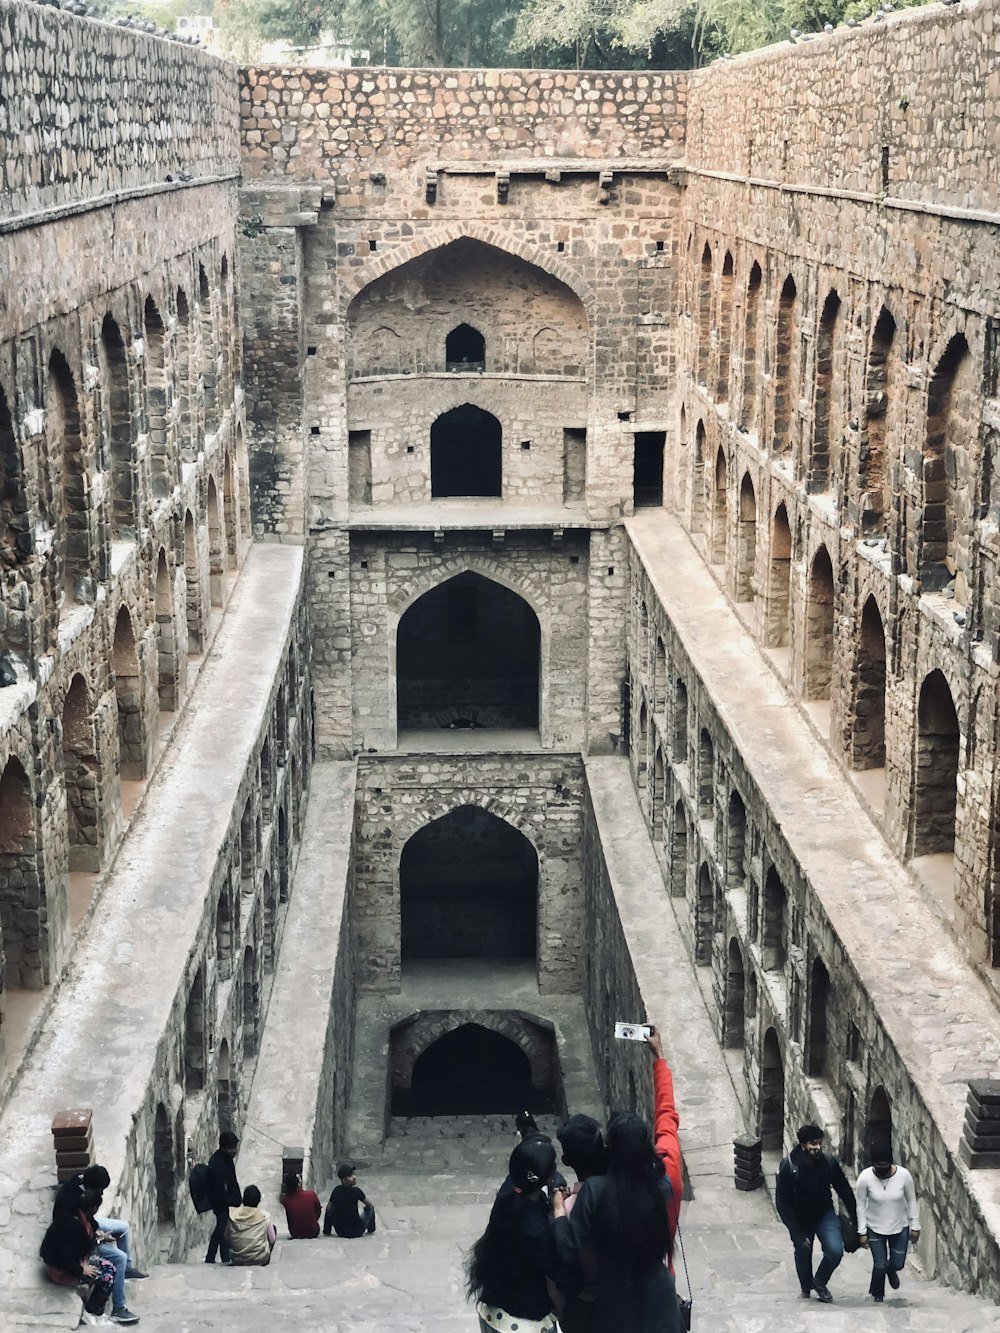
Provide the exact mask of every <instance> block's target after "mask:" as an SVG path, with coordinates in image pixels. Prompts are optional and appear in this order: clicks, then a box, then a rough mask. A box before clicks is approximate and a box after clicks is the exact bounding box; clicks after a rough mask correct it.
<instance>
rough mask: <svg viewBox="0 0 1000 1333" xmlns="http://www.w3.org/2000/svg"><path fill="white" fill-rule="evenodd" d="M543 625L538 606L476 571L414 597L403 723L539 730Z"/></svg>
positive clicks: (399, 659)
mask: <svg viewBox="0 0 1000 1333" xmlns="http://www.w3.org/2000/svg"><path fill="white" fill-rule="evenodd" d="M541 649H542V642H541V625H540V622H539V618H538V615H537V614H536V612H535V610H534V608H533V607H532V606H531V604H530V603H529V602H528V601H527V599H525V598H524V597H522V596H521V595H520V592H518V591H516V590H511V589H510V588H509V587H507V586H505V585H504V584H503V583H501V582H500V581H499V580H498V579H495V578H493V577H492V574H491V575H489V576H484V575H483V574H480V573H478V572H475V571H472V570H469V571H467V572H462V573H457V574H454V575H452V576H451V577H449V578H446V579H445V580H444V581H443V582H438V583H436V584H435V585H434V586H432V587H431V588H430V589H428V590H427V591H426V592H424V593H422V594H421V595H419V596H418V597H417V598H416V599H415V600H413V601H411V602H410V604H409V606H408V607H407V608H406V610H405V611H404V612H403V613H402V615H401V616H400V618H399V621H398V624H397V626H396V633H395V661H396V695H397V725H398V727H399V728H401V729H403V728H413V727H451V728H459V729H468V728H495V727H511V726H513V727H525V728H532V729H534V728H537V727H538V726H539V722H540V705H541V685H542V676H543V673H542V669H541V666H542V654H541Z"/></svg>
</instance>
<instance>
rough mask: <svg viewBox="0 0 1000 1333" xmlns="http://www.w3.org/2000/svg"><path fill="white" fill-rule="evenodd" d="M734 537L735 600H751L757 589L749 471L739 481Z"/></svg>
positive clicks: (754, 512)
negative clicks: (738, 504)
mask: <svg viewBox="0 0 1000 1333" xmlns="http://www.w3.org/2000/svg"><path fill="white" fill-rule="evenodd" d="M736 537H737V540H736V569H735V571H734V572H735V581H736V582H735V596H736V601H738V602H752V601H753V600H754V597H755V596H756V589H757V493H756V491H755V490H754V485H753V478H752V477H751V476H750V473H749V472H744V474H743V480H742V481H741V482H740V509H739V523H738V525H737V528H736Z"/></svg>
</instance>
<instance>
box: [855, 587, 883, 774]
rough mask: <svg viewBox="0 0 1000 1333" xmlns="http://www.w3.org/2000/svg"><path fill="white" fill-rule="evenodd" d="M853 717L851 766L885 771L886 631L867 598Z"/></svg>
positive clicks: (857, 655)
mask: <svg viewBox="0 0 1000 1333" xmlns="http://www.w3.org/2000/svg"><path fill="white" fill-rule="evenodd" d="M855 672H856V685H855V698H854V717H853V719H852V721H853V726H852V731H851V766H852V768H857V769H867V768H884V767H885V685H886V651H885V629H884V627H883V624H882V616H881V613H880V612H879V609H878V603H877V602H876V600H875V598H874V597H869V598H868V600H867V601H866V602H865V607H864V610H863V611H862V613H861V635H860V638H859V640H858V646H857V650H856V657H855Z"/></svg>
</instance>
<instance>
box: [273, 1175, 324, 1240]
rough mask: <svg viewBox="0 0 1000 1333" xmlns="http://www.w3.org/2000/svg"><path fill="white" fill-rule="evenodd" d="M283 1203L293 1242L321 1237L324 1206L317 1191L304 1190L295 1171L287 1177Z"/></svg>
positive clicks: (282, 1190)
mask: <svg viewBox="0 0 1000 1333" xmlns="http://www.w3.org/2000/svg"><path fill="white" fill-rule="evenodd" d="M281 1203H282V1206H283V1207H284V1209H285V1220H286V1221H287V1223H288V1234H289V1236H290V1237H291V1238H292V1240H315V1238H316V1237H317V1236H318V1235H319V1217H320V1213H321V1212H322V1211H323V1205H322V1204H321V1203H320V1201H319V1195H318V1194H317V1193H316V1191H315V1190H304V1189H303V1188H302V1177H301V1176H300V1175H298V1174H297V1173H296V1172H294V1171H290V1172H289V1173H288V1175H287V1176H285V1179H284V1183H283V1184H282V1187H281Z"/></svg>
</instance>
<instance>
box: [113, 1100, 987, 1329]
mask: <svg viewBox="0 0 1000 1333" xmlns="http://www.w3.org/2000/svg"><path fill="white" fill-rule="evenodd" d="M393 1130H394V1132H393V1135H392V1136H390V1138H389V1139H388V1140H387V1142H386V1150H385V1153H384V1156H383V1158H382V1159H381V1160H378V1161H375V1162H372V1163H371V1164H370V1165H369V1166H367V1167H365V1168H363V1169H362V1167H361V1166H360V1165H359V1168H358V1176H359V1180H360V1183H361V1185H362V1187H363V1188H364V1189H365V1191H366V1193H367V1194H368V1195H369V1197H370V1198H371V1199H372V1201H373V1202H374V1203H375V1205H376V1208H377V1210H378V1217H379V1229H378V1231H377V1232H376V1234H375V1235H374V1236H371V1237H365V1238H363V1239H361V1240H355V1241H342V1240H338V1239H335V1238H331V1239H323V1238H320V1239H319V1240H316V1241H295V1242H291V1241H288V1240H284V1241H279V1244H278V1246H277V1249H276V1251H275V1257H274V1259H273V1260H272V1263H271V1265H270V1266H269V1267H268V1268H265V1269H243V1270H240V1269H231V1268H222V1267H215V1268H207V1267H206V1266H205V1265H204V1264H203V1263H201V1262H200V1258H201V1255H200V1252H199V1253H198V1254H195V1255H193V1256H192V1262H191V1263H190V1264H188V1265H173V1266H171V1267H167V1268H160V1269H158V1270H156V1271H155V1272H154V1273H153V1275H152V1276H151V1278H150V1279H149V1281H147V1282H143V1283H136V1284H133V1291H132V1293H131V1297H130V1298H131V1299H133V1303H134V1305H135V1306H136V1308H137V1309H138V1311H139V1313H140V1314H141V1315H142V1325H141V1326H142V1328H144V1329H146V1330H150V1329H156V1330H162V1333H189V1330H190V1333H195V1330H201V1329H205V1330H208V1329H212V1330H215V1333H228V1330H234V1331H235V1330H240V1333H272V1331H273V1330H276V1329H282V1328H293V1327H294V1328H302V1329H309V1330H311V1331H312V1333H452V1330H454V1331H455V1333H458V1330H464V1333H469V1331H470V1330H472V1329H474V1328H475V1318H474V1316H473V1314H472V1312H471V1310H470V1309H469V1307H468V1305H467V1303H466V1301H465V1298H464V1294H463V1291H462V1275H461V1260H462V1254H463V1252H464V1251H465V1250H466V1249H467V1248H468V1246H469V1244H470V1243H471V1241H472V1240H473V1239H474V1238H475V1237H476V1236H477V1235H478V1234H479V1233H480V1231H481V1230H482V1228H483V1226H484V1224H485V1221H486V1217H487V1215H488V1212H489V1207H490V1203H491V1200H492V1196H493V1192H494V1190H495V1188H496V1186H497V1184H498V1183H499V1181H500V1180H501V1179H502V1177H503V1175H504V1172H505V1165H506V1156H507V1153H508V1151H509V1149H510V1147H511V1145H512V1143H513V1136H512V1132H511V1127H510V1122H509V1121H504V1120H503V1119H501V1118H499V1117H498V1118H494V1119H492V1120H491V1119H489V1118H483V1117H480V1118H476V1119H472V1118H466V1119H463V1120H461V1121H452V1120H446V1121H433V1120H432V1121H428V1120H421V1121H411V1122H405V1121H404V1122H394V1125H393ZM689 1165H691V1167H692V1174H693V1176H694V1179H695V1190H696V1198H695V1199H694V1201H693V1202H692V1203H690V1204H687V1205H686V1206H685V1211H684V1215H683V1227H684V1235H685V1240H686V1245H687V1253H688V1262H689V1265H690V1269H691V1280H692V1283H693V1285H694V1292H695V1311H696V1322H695V1328H696V1329H699V1330H702V1331H703V1333H758V1331H759V1333H763V1330H765V1329H766V1330H767V1333H799V1331H800V1330H802V1333H807V1331H808V1333H811V1331H812V1330H814V1329H815V1330H819V1329H822V1330H824V1333H848V1330H853V1329H854V1328H855V1327H856V1326H857V1325H858V1324H859V1323H861V1322H863V1326H864V1328H865V1330H866V1333H878V1331H879V1330H882V1329H885V1330H889V1329H892V1330H894V1333H917V1330H919V1333H990V1331H991V1330H1000V1310H997V1309H996V1308H995V1307H993V1306H987V1305H985V1304H984V1303H983V1302H981V1301H978V1300H976V1299H974V1298H973V1297H970V1296H965V1295H961V1294H958V1293H955V1292H951V1291H948V1290H945V1289H944V1288H942V1287H940V1286H939V1285H937V1284H936V1283H933V1282H925V1281H923V1280H922V1279H921V1278H920V1276H919V1275H918V1274H917V1273H916V1272H915V1271H914V1270H913V1269H912V1268H910V1269H908V1270H907V1271H906V1273H905V1274H904V1276H903V1284H902V1288H901V1290H900V1292H899V1294H898V1296H892V1297H890V1298H889V1299H887V1300H886V1302H885V1305H884V1306H883V1307H882V1308H880V1309H879V1308H876V1307H874V1306H872V1304H871V1303H870V1301H869V1300H868V1298H867V1294H866V1292H867V1283H868V1272H869V1268H868V1259H867V1257H866V1256H864V1255H856V1256H853V1257H851V1258H848V1259H846V1260H845V1261H844V1265H843V1267H842V1268H841V1270H840V1271H839V1272H838V1273H837V1274H836V1276H835V1278H834V1280H833V1284H832V1285H833V1291H834V1295H835V1303H834V1304H833V1305H832V1306H821V1305H820V1304H819V1303H818V1302H817V1301H815V1300H813V1301H812V1302H811V1303H810V1304H809V1305H806V1304H805V1303H804V1302H803V1301H801V1299H800V1298H799V1296H798V1288H797V1284H796V1281H795V1275H794V1272H793V1270H792V1264H791V1254H790V1248H789V1245H788V1242H787V1238H786V1235H785V1232H784V1230H783V1228H782V1227H781V1226H780V1224H779V1223H778V1222H777V1221H776V1219H775V1217H774V1214H773V1212H772V1209H771V1205H770V1202H769V1200H768V1197H767V1195H766V1194H765V1193H764V1192H763V1191H761V1192H760V1193H758V1194H754V1195H746V1194H738V1193H736V1191H735V1190H734V1189H733V1187H732V1184H731V1181H730V1180H729V1179H728V1178H726V1177H723V1176H721V1175H719V1176H705V1175H704V1174H703V1173H702V1172H701V1171H699V1170H698V1169H697V1163H695V1162H693V1161H692V1162H690V1163H689ZM280 1230H283V1228H281V1229H280ZM206 1231H207V1225H206Z"/></svg>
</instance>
